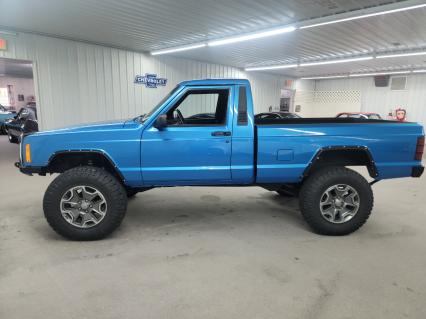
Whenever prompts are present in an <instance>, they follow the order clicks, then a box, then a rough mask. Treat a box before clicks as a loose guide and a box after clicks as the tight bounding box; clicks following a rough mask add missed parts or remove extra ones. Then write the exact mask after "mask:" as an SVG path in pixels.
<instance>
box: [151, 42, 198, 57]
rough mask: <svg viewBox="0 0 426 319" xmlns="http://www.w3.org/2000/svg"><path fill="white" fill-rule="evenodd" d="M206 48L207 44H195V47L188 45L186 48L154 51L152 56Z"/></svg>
mask: <svg viewBox="0 0 426 319" xmlns="http://www.w3.org/2000/svg"><path fill="white" fill-rule="evenodd" d="M205 46H206V44H205V43H201V44H195V45H188V46H184V47H178V48H171V49H165V50H158V51H152V52H151V55H160V54H167V53H173V52H181V51H188V50H193V49H199V48H203V47H205Z"/></svg>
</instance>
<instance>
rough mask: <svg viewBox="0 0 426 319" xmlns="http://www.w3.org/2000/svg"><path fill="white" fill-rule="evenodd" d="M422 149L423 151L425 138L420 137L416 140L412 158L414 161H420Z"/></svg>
mask: <svg viewBox="0 0 426 319" xmlns="http://www.w3.org/2000/svg"><path fill="white" fill-rule="evenodd" d="M424 149H425V137H424V136H421V137H419V138H417V145H416V156H415V157H414V159H415V160H416V161H421V160H422V157H423V151H424Z"/></svg>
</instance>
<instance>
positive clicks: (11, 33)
mask: <svg viewBox="0 0 426 319" xmlns="http://www.w3.org/2000/svg"><path fill="white" fill-rule="evenodd" d="M0 34H4V35H15V36H16V35H18V33H16V32H13V31H7V30H0Z"/></svg>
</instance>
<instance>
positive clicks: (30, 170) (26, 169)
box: [15, 162, 46, 176]
mask: <svg viewBox="0 0 426 319" xmlns="http://www.w3.org/2000/svg"><path fill="white" fill-rule="evenodd" d="M15 167H17V168H19V170H20V171H21V173H24V174H26V175H30V176H32V175H33V174H38V175H43V176H45V175H46V169H45V168H44V167H39V166H22V164H21V163H20V162H16V163H15Z"/></svg>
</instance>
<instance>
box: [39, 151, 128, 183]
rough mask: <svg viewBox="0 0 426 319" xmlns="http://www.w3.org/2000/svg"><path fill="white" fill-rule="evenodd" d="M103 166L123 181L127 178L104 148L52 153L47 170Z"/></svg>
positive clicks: (58, 170)
mask: <svg viewBox="0 0 426 319" xmlns="http://www.w3.org/2000/svg"><path fill="white" fill-rule="evenodd" d="M86 165H87V166H96V167H101V168H103V169H105V170H106V171H108V172H109V173H111V174H112V175H113V176H115V177H116V178H117V179H118V180H119V181H120V182H121V183H124V181H125V179H124V176H123V174H122V173H121V171H120V170H119V168H118V166H117V165H116V163H115V162H114V161H113V160H112V158H111V157H110V156H109V155H108V154H107V153H105V152H104V151H102V150H67V151H58V152H55V153H54V154H52V156H50V158H49V160H48V164H47V166H46V169H45V171H46V172H48V173H63V172H64V171H66V170H68V169H71V168H74V167H78V166H86Z"/></svg>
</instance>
